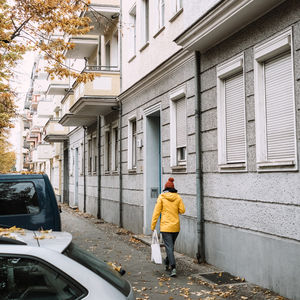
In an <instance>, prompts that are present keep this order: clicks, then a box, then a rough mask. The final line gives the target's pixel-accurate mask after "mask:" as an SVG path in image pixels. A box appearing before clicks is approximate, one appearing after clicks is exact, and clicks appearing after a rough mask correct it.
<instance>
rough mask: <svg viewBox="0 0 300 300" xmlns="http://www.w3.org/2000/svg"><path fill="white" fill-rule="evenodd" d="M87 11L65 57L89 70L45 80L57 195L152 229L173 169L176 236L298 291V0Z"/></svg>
mask: <svg viewBox="0 0 300 300" xmlns="http://www.w3.org/2000/svg"><path fill="white" fill-rule="evenodd" d="M89 11H90V13H91V19H92V21H93V24H94V29H93V31H92V32H90V33H89V34H88V35H86V36H82V37H68V38H69V40H70V41H71V42H73V43H74V44H75V47H74V49H72V50H70V51H69V52H68V53H67V59H68V61H69V63H70V65H72V66H75V65H76V66H77V68H81V69H82V71H83V72H94V73H95V74H96V76H95V79H94V80H93V81H91V82H87V83H83V82H78V81H74V82H70V81H66V82H62V81H59V82H52V83H51V82H50V83H49V88H48V90H47V93H46V95H48V97H50V96H49V95H52V96H51V97H52V98H51V99H52V102H53V103H56V102H55V101H56V100H55V99H59V100H57V101H58V105H54V109H53V112H54V114H53V115H52V116H51V117H50V119H49V117H48V121H47V123H46V125H45V126H44V127H43V128H44V131H43V132H44V135H43V137H44V141H46V142H48V143H58V145H59V147H60V148H57V149H58V150H57V151H58V152H59V155H58V156H57V155H52V156H51V158H48V160H46V161H45V162H44V163H43V164H44V167H43V168H44V169H47V168H48V169H50V170H52V169H53V168H58V173H59V174H60V175H59V176H60V177H58V178H59V179H55V178H52V181H53V182H54V185H55V186H58V189H57V194H59V193H60V195H61V197H60V199H61V201H64V202H66V203H68V204H69V205H70V206H71V207H78V208H79V209H80V210H81V211H84V212H88V213H90V214H92V215H95V216H97V217H98V218H102V219H104V220H105V221H107V222H112V223H115V224H118V225H120V226H122V227H124V228H126V229H128V230H131V231H132V232H134V233H141V234H142V233H143V234H150V233H151V229H150V223H151V217H152V212H153V208H154V205H155V203H156V199H157V196H158V195H159V194H160V193H161V191H162V190H163V185H164V183H165V182H166V181H167V179H168V178H169V177H174V179H175V187H176V188H177V189H178V191H179V193H180V194H181V196H182V198H183V200H184V203H185V206H186V213H185V214H184V215H183V216H181V219H180V221H181V233H180V235H179V237H178V242H177V243H176V250H178V251H179V252H182V253H186V254H188V255H190V256H192V257H197V258H198V260H199V262H202V261H207V262H208V263H210V264H213V265H216V266H217V267H219V268H221V269H224V270H225V271H229V272H231V273H232V274H234V275H236V276H240V277H244V278H246V280H247V281H250V282H253V283H256V284H259V285H261V286H264V287H267V288H270V289H272V290H274V291H276V292H278V293H279V294H281V295H283V296H286V297H288V298H291V299H300V298H299V295H300V290H299V286H300V285H299V284H298V282H297V280H296V281H295V278H298V277H299V275H300V274H299V272H300V271H299V270H300V268H299V267H300V265H299V264H300V259H299V258H300V254H299V253H300V251H299V249H300V230H299V227H300V226H299V225H300V224H299V222H300V221H299V220H300V219H299V217H298V215H299V214H298V210H299V206H300V203H299V200H298V195H300V191H299V188H298V185H297V181H298V178H299V159H298V157H299V154H298V145H299V130H298V127H299V126H298V123H299V122H298V119H299V113H298V110H299V105H300V104H299V91H300V90H299V63H298V61H299V49H300V44H299V43H300V42H299V41H300V17H299V16H300V4H299V3H298V2H297V1H294V0H286V1H281V0H265V1H259V0H243V1H233V0H222V1H217V0H211V1H200V2H199V1H194V0H193V1H184V0H183V1H181V0H176V1H175V0H174V1H163V0H157V1H156V0H155V1H149V0H136V1H135V0H128V1H122V2H121V7H120V3H119V2H118V1H108V2H105V1H100V0H99V1H92V4H91V6H90V10H89ZM97 12H98V13H99V16H101V17H99V19H98V18H95V15H97ZM103 16H105V18H103ZM120 74H121V76H120ZM30 134H31V135H32V140H33V142H34V143H36V140H37V139H39V137H35V136H33V134H34V130H33V131H32V130H31V133H30ZM30 138H31V136H30ZM52 174H55V172H54V171H53V172H52ZM56 178H57V177H56Z"/></svg>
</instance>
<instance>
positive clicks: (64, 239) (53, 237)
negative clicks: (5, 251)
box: [0, 226, 72, 252]
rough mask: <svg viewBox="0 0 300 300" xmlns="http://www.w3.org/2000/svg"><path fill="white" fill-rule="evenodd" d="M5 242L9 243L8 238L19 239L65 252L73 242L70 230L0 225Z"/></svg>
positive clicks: (0, 234)
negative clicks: (37, 229) (28, 228)
mask: <svg viewBox="0 0 300 300" xmlns="http://www.w3.org/2000/svg"><path fill="white" fill-rule="evenodd" d="M1 237H4V238H5V241H4V239H3V240H2V242H3V243H7V244H13V242H12V243H9V240H8V239H11V240H12V241H13V240H18V241H21V242H23V243H25V244H26V245H28V246H32V247H41V248H47V249H52V250H54V251H57V252H63V251H64V250H65V249H66V248H67V247H68V246H69V244H70V243H71V242H72V235H71V234H70V233H68V232H60V231H52V230H41V231H32V230H27V229H21V228H17V227H15V226H14V227H11V228H1V227H0V239H1Z"/></svg>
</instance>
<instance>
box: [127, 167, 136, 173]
mask: <svg viewBox="0 0 300 300" xmlns="http://www.w3.org/2000/svg"><path fill="white" fill-rule="evenodd" d="M128 174H136V168H134V169H128Z"/></svg>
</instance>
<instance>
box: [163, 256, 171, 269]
mask: <svg viewBox="0 0 300 300" xmlns="http://www.w3.org/2000/svg"><path fill="white" fill-rule="evenodd" d="M164 264H165V270H166V271H170V266H169V262H168V260H167V259H166V258H165V259H164Z"/></svg>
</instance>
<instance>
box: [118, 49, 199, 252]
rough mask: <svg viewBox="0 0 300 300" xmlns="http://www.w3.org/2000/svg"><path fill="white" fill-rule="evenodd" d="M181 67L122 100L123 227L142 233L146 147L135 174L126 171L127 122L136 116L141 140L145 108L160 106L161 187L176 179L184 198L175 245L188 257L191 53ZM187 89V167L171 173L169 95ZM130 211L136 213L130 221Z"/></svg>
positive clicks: (191, 243)
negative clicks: (183, 88) (184, 207)
mask: <svg viewBox="0 0 300 300" xmlns="http://www.w3.org/2000/svg"><path fill="white" fill-rule="evenodd" d="M185 59H186V61H185V63H183V64H182V65H181V66H180V68H177V66H176V65H172V67H171V68H170V69H168V71H166V72H165V73H164V75H162V78H161V79H160V80H155V81H154V82H151V81H150V82H147V78H146V79H145V85H144V86H143V87H142V88H140V89H139V90H138V92H137V93H135V94H133V95H129V96H128V98H124V99H122V103H123V104H122V107H123V116H122V136H123V140H122V151H123V152H122V168H123V202H124V207H125V208H124V209H125V213H124V226H125V224H126V228H129V229H131V230H132V231H134V232H142V231H143V225H144V224H143V219H142V218H143V217H142V214H143V210H144V201H145V199H144V188H145V187H144V174H145V173H144V172H145V170H144V159H145V157H144V151H145V149H144V148H145V145H144V146H143V147H142V148H138V150H137V168H136V173H131V172H129V171H128V165H127V161H128V139H127V136H128V120H129V119H130V118H131V117H132V116H136V120H137V139H141V140H142V141H144V122H145V117H144V116H143V112H144V109H146V108H149V107H151V106H153V105H154V104H157V103H161V114H160V116H161V157H162V183H161V184H162V186H163V185H164V184H165V182H166V181H167V179H168V178H169V177H170V176H171V177H174V179H175V187H176V189H178V192H179V193H180V195H181V196H182V198H183V201H184V203H185V206H186V213H185V214H184V215H183V216H182V217H181V232H180V234H179V237H178V242H177V244H176V249H177V251H180V252H185V253H188V254H190V255H191V256H195V254H196V248H197V245H196V239H195V236H196V214H197V210H196V197H195V194H196V182H195V165H196V164H195V159H196V154H195V118H194V113H195V96H194V77H193V76H194V63H195V61H194V58H193V55H192V54H191V55H190V56H189V58H188V59H187V58H185ZM182 84H183V85H185V86H186V87H187V94H186V101H187V167H186V171H185V172H184V173H180V172H174V171H172V169H171V167H170V96H169V93H170V91H171V90H172V89H174V88H176V87H178V86H179V85H182ZM130 210H134V211H135V212H136V218H132V217H131V214H130Z"/></svg>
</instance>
